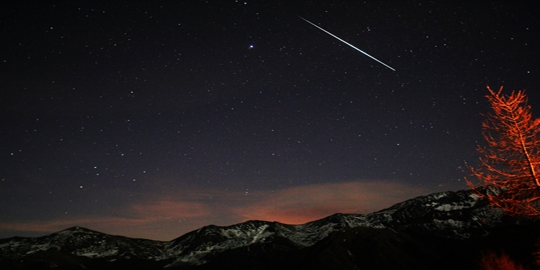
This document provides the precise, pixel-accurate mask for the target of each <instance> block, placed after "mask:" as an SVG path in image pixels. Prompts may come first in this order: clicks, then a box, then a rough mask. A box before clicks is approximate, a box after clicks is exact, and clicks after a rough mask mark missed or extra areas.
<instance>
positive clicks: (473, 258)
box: [0, 191, 540, 269]
mask: <svg viewBox="0 0 540 270" xmlns="http://www.w3.org/2000/svg"><path fill="white" fill-rule="evenodd" d="M539 239H540V224H539V223H538V222H534V221H530V220H529V221H527V220H515V219H512V218H509V217H506V216H504V215H503V214H502V211H500V209H493V208H490V207H489V206H487V205H486V203H485V201H483V200H479V199H477V198H476V197H474V196H472V194H471V192H470V191H458V192H443V193H436V194H431V195H428V196H423V197H418V198H414V199H411V200H408V201H405V202H403V203H399V204H396V205H394V206H392V207H390V208H388V209H385V210H382V211H379V212H375V213H372V214H368V215H357V214H335V215H332V216H329V217H326V218H323V219H320V220H316V221H313V222H310V223H306V224H303V225H294V226H293V225H287V224H281V223H277V222H266V221H248V222H244V223H241V224H237V225H232V226H227V227H218V226H206V227H203V228H201V229H199V230H196V231H193V232H190V233H187V234H185V235H183V236H181V237H179V238H177V239H174V240H172V241H169V242H161V241H152V240H145V239H132V238H127V237H122V236H113V235H108V234H103V233H100V232H96V231H92V230H89V229H85V228H81V227H73V228H69V229H66V230H63V231H60V232H57V233H53V234H50V235H46V236H43V237H36V238H21V237H14V238H8V239H0V269H482V268H481V264H482V263H481V261H482V257H485V256H487V255H494V256H495V257H501V254H503V253H504V254H506V255H508V256H509V257H510V258H511V260H512V261H513V262H515V263H518V264H520V265H522V266H525V267H527V268H528V269H537V268H538V267H537V266H536V264H535V254H536V253H537V250H540V246H539V245H538V244H540V242H539Z"/></svg>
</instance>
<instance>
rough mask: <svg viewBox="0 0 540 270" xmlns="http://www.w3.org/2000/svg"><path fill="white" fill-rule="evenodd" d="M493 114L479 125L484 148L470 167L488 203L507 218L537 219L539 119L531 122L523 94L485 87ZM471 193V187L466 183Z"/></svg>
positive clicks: (539, 186)
mask: <svg viewBox="0 0 540 270" xmlns="http://www.w3.org/2000/svg"><path fill="white" fill-rule="evenodd" d="M487 89H488V90H489V94H488V95H486V97H487V99H488V101H489V103H490V105H491V108H492V109H493V112H492V113H490V114H487V115H486V120H485V121H484V122H483V123H482V130H483V136H484V139H485V140H486V142H487V146H486V147H478V152H479V153H480V154H481V157H480V164H479V166H478V167H472V166H469V168H470V169H471V171H472V175H473V176H475V177H476V178H477V179H478V182H479V184H480V185H481V186H483V187H486V190H485V192H477V193H478V195H479V196H483V197H486V198H488V199H489V201H490V203H491V204H492V205H494V206H496V207H500V208H502V209H503V210H505V211H506V212H507V213H508V214H511V215H516V216H526V217H540V208H539V207H538V203H539V202H540V201H539V199H540V179H539V177H540V165H539V162H540V119H533V118H532V115H531V107H530V106H529V105H527V96H526V95H525V92H524V91H512V93H511V94H510V95H503V94H502V89H503V88H502V87H501V88H500V90H499V91H498V92H494V91H493V90H491V88H489V86H488V87H487ZM467 184H468V185H469V186H470V187H471V188H473V189H474V184H473V183H471V182H470V181H468V180H467Z"/></svg>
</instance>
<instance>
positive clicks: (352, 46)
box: [298, 16, 396, 71]
mask: <svg viewBox="0 0 540 270" xmlns="http://www.w3.org/2000/svg"><path fill="white" fill-rule="evenodd" d="M298 17H299V18H300V19H302V20H304V21H306V22H307V23H309V24H311V25H313V26H315V27H317V28H319V29H320V30H321V31H323V32H325V33H327V34H329V35H331V36H333V37H334V38H336V39H337V40H339V41H341V42H343V43H345V44H347V45H349V46H350V47H351V48H353V49H355V50H357V51H359V52H361V53H363V54H365V55H366V56H368V57H369V58H371V59H373V60H375V61H377V62H379V63H380V64H381V65H383V66H385V67H387V68H389V69H391V70H392V71H396V70H395V69H394V68H392V67H391V66H389V65H387V64H385V63H383V62H382V61H381V60H379V59H377V58H375V57H373V56H371V55H369V54H368V53H367V52H364V51H362V50H360V49H358V48H356V47H355V46H354V45H352V44H350V43H349V42H347V41H345V40H343V39H341V38H339V37H337V36H335V35H334V34H332V33H330V32H328V31H326V30H324V29H322V28H321V27H319V26H318V25H316V24H314V23H312V22H310V21H308V20H306V19H304V18H302V17H300V16H298Z"/></svg>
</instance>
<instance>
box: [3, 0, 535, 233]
mask: <svg viewBox="0 0 540 270" xmlns="http://www.w3.org/2000/svg"><path fill="white" fill-rule="evenodd" d="M55 2H56V3H55ZM145 2H146V3H145ZM321 2H324V1H234V0H230V1H229V0H227V1H226V0H220V1H217V0H216V1H125V2H122V1H33V2H25V1H12V2H11V3H9V4H7V5H6V4H4V6H3V7H2V8H1V9H0V31H1V32H0V36H1V38H0V51H1V58H0V105H1V120H0V138H1V141H2V142H1V144H0V164H1V165H0V237H11V236H14V235H20V236H38V235H44V234H47V233H51V232H54V231H58V230H61V229H65V228H68V227H71V226H75V225H78V226H84V227H88V228H91V229H94V230H98V231H102V232H105V233H110V234H121V235H125V236H130V237H141V238H150V239H156V240H171V239H173V238H175V237H178V236H180V235H182V234H184V233H186V232H189V231H191V230H194V229H197V228H200V227H202V226H205V225H210V224H215V225H232V224H235V223H239V222H243V221H246V220H250V219H260V220H268V221H280V222H284V223H290V224H300V223H304V222H307V221H311V220H315V219H318V218H322V217H325V216H328V215H331V214H334V213H337V212H341V213H370V212H373V211H377V210H381V209H383V208H385V207H388V206H391V205H392V204H394V203H398V202H401V201H404V200H406V199H410V198H413V197H416V196H420V195H427V194H430V193H433V192H438V191H447V190H459V189H466V188H467V186H466V185H465V183H464V180H463V178H464V177H465V176H467V175H468V173H467V172H466V171H465V172H464V169H465V168H464V165H465V163H466V162H468V163H471V164H475V163H476V160H477V158H478V154H477V153H476V147H477V145H478V144H482V143H483V141H482V137H481V127H480V124H481V122H482V120H483V117H482V116H481V113H487V112H489V107H488V104H487V100H486V99H485V98H484V96H485V95H486V94H487V90H486V89H485V87H486V85H490V86H491V87H492V88H493V89H498V88H499V87H500V86H501V85H504V87H505V89H506V90H507V91H508V92H509V91H510V90H513V89H516V90H517V89H526V90H527V94H528V96H529V103H530V104H531V105H532V109H533V114H534V115H536V116H540V76H539V75H540V68H539V63H540V53H539V48H540V19H539V18H540V14H539V12H538V11H539V10H540V5H538V4H536V3H540V2H538V1H529V2H527V1H512V3H510V2H511V1H494V2H492V3H489V2H488V1H478V2H483V3H482V4H478V3H475V2H477V1H472V3H469V4H462V5H459V4H456V3H455V2H448V3H449V4H441V3H434V2H440V1H434V2H431V1H430V2H428V1H420V2H418V1H327V3H326V4H321ZM381 2H383V3H381ZM299 16H301V17H302V18H305V19H307V20H309V21H311V22H312V23H314V24H316V25H318V26H320V27H322V28H324V29H325V30H327V31H329V32H331V33H332V34H334V35H336V36H338V37H340V38H341V39H343V40H345V41H346V42H349V43H350V44H352V45H354V46H356V47H358V48H359V49H361V50H363V51H365V52H366V53H368V54H370V55H372V56H373V57H375V58H377V59H379V60H380V61H382V62H384V63H385V64H387V65H389V66H391V67H392V68H394V69H395V71H392V70H391V69H389V68H387V67H385V66H383V65H381V64H380V63H378V62H376V61H374V60H373V59H370V58H369V57H367V56H366V55H364V54H362V53H360V52H358V51H356V50H354V49H353V48H351V47H349V46H347V45H346V44H344V43H342V42H340V41H339V40H337V39H335V38H333V37H331V36H330V35H328V34H326V33H324V32H323V31H321V30H319V29H317V28H316V27H314V26H312V25H310V24H309V23H307V22H306V21H304V20H302V19H301V18H299Z"/></svg>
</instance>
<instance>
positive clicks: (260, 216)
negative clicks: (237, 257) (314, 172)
mask: <svg viewBox="0 0 540 270" xmlns="http://www.w3.org/2000/svg"><path fill="white" fill-rule="evenodd" d="M427 192H428V191H427V190H425V189H422V188H417V187H411V186H409V185H406V184H402V183H399V182H392V181H351V182H342V183H332V184H309V185H303V186H296V187H290V188H285V189H280V190H272V191H266V190H260V191H252V192H250V194H249V195H246V194H245V193H244V192H239V191H216V190H212V191H208V190H201V191H198V192H187V191H168V192H163V191H161V192H150V193H149V194H147V196H145V197H146V198H147V199H146V201H144V202H139V203H135V204H130V205H126V206H123V207H124V209H123V211H124V212H125V216H121V217H119V216H106V215H102V216H87V217H84V216H83V217H78V218H65V219H55V220H48V221H39V222H33V221H24V222H0V231H4V232H6V231H8V232H9V231H10V232H17V233H21V234H25V233H26V234H27V235H36V234H41V235H43V234H46V233H51V232H55V231H59V230H62V229H65V228H68V227H72V226H83V227H87V228H89V229H93V230H97V231H102V232H105V233H109V234H118V235H123V236H128V237H138V238H148V239H154V240H167V241H168V240H172V239H174V238H176V237H179V236H181V235H182V234H184V233H187V232H189V231H191V230H195V229H198V228H200V227H202V226H206V225H210V224H215V225H220V226H226V225H232V224H236V223H240V222H244V221H247V220H266V221H278V222H282V223H287V224H303V223H306V222H309V221H313V220H316V219H320V218H323V217H326V216H328V215H332V214H334V213H364V214H365V213H370V212H374V211H377V210H381V209H384V208H386V207H389V206H391V205H393V204H395V203H398V202H401V201H404V200H407V199H411V198H413V197H416V196H420V195H425V194H427ZM209 194H212V195H211V197H212V199H211V200H208V198H209Z"/></svg>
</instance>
